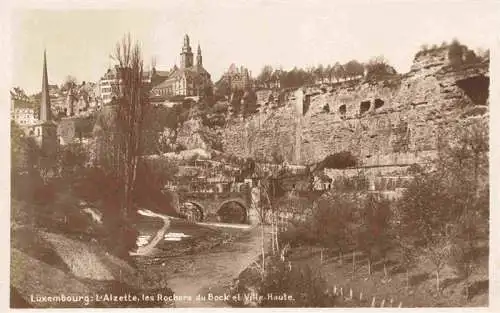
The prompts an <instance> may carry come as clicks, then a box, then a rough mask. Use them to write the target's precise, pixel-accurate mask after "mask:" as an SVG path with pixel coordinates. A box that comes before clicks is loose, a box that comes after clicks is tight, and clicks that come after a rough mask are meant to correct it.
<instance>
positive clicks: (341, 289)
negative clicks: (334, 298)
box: [340, 287, 344, 297]
mask: <svg viewBox="0 0 500 313" xmlns="http://www.w3.org/2000/svg"><path fill="white" fill-rule="evenodd" d="M340 295H341V296H342V297H343V296H344V288H343V287H340Z"/></svg>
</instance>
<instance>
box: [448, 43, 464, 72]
mask: <svg viewBox="0 0 500 313" xmlns="http://www.w3.org/2000/svg"><path fill="white" fill-rule="evenodd" d="M464 47H465V46H463V45H462V44H461V43H460V42H459V41H458V40H457V39H453V41H452V42H451V44H450V45H449V47H448V60H449V62H450V64H451V65H452V66H460V65H462V64H463V56H464Z"/></svg>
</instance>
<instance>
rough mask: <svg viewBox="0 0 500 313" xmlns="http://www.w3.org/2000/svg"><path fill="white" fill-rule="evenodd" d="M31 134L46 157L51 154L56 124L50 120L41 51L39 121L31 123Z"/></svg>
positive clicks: (46, 78)
mask: <svg viewBox="0 0 500 313" xmlns="http://www.w3.org/2000/svg"><path fill="white" fill-rule="evenodd" d="M31 133H32V135H33V136H34V139H35V142H36V143H37V144H38V146H39V147H40V149H41V150H42V153H43V154H44V155H45V156H46V157H50V156H53V155H54V154H55V153H56V151H57V146H58V144H59V142H58V139H57V124H56V123H54V121H53V120H52V111H51V108H50V95H49V78H48V75H47V56H46V53H45V51H44V52H43V73H42V95H41V99H40V121H39V122H38V123H37V124H35V125H33V129H32V132H31Z"/></svg>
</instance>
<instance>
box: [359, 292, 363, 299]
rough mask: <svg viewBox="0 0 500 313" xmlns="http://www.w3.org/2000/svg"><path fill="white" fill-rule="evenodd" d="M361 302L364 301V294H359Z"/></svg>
mask: <svg viewBox="0 0 500 313" xmlns="http://www.w3.org/2000/svg"><path fill="white" fill-rule="evenodd" d="M359 301H363V292H360V293H359Z"/></svg>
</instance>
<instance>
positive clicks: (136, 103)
mask: <svg viewBox="0 0 500 313" xmlns="http://www.w3.org/2000/svg"><path fill="white" fill-rule="evenodd" d="M112 58H113V59H114V60H115V61H117V63H118V69H119V73H118V74H119V79H120V81H119V94H118V95H117V108H116V122H117V125H116V126H117V139H118V140H117V141H118V142H117V144H118V146H119V149H118V150H119V160H118V170H119V172H118V175H119V176H120V178H121V180H122V182H123V188H124V199H123V205H122V208H123V212H122V214H123V217H124V218H127V216H128V215H129V213H130V210H131V209H132V194H133V191H134V188H135V182H136V178H137V164H138V162H139V156H140V151H141V137H142V136H141V134H142V130H143V121H144V116H145V113H146V109H147V105H148V98H147V91H146V90H145V89H146V88H145V86H143V72H144V69H143V59H142V52H141V47H140V45H139V43H138V42H136V43H134V44H133V43H132V41H131V38H130V34H128V35H126V36H124V37H123V39H122V40H121V41H120V42H118V43H117V44H116V47H115V51H114V54H113V55H112Z"/></svg>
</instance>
